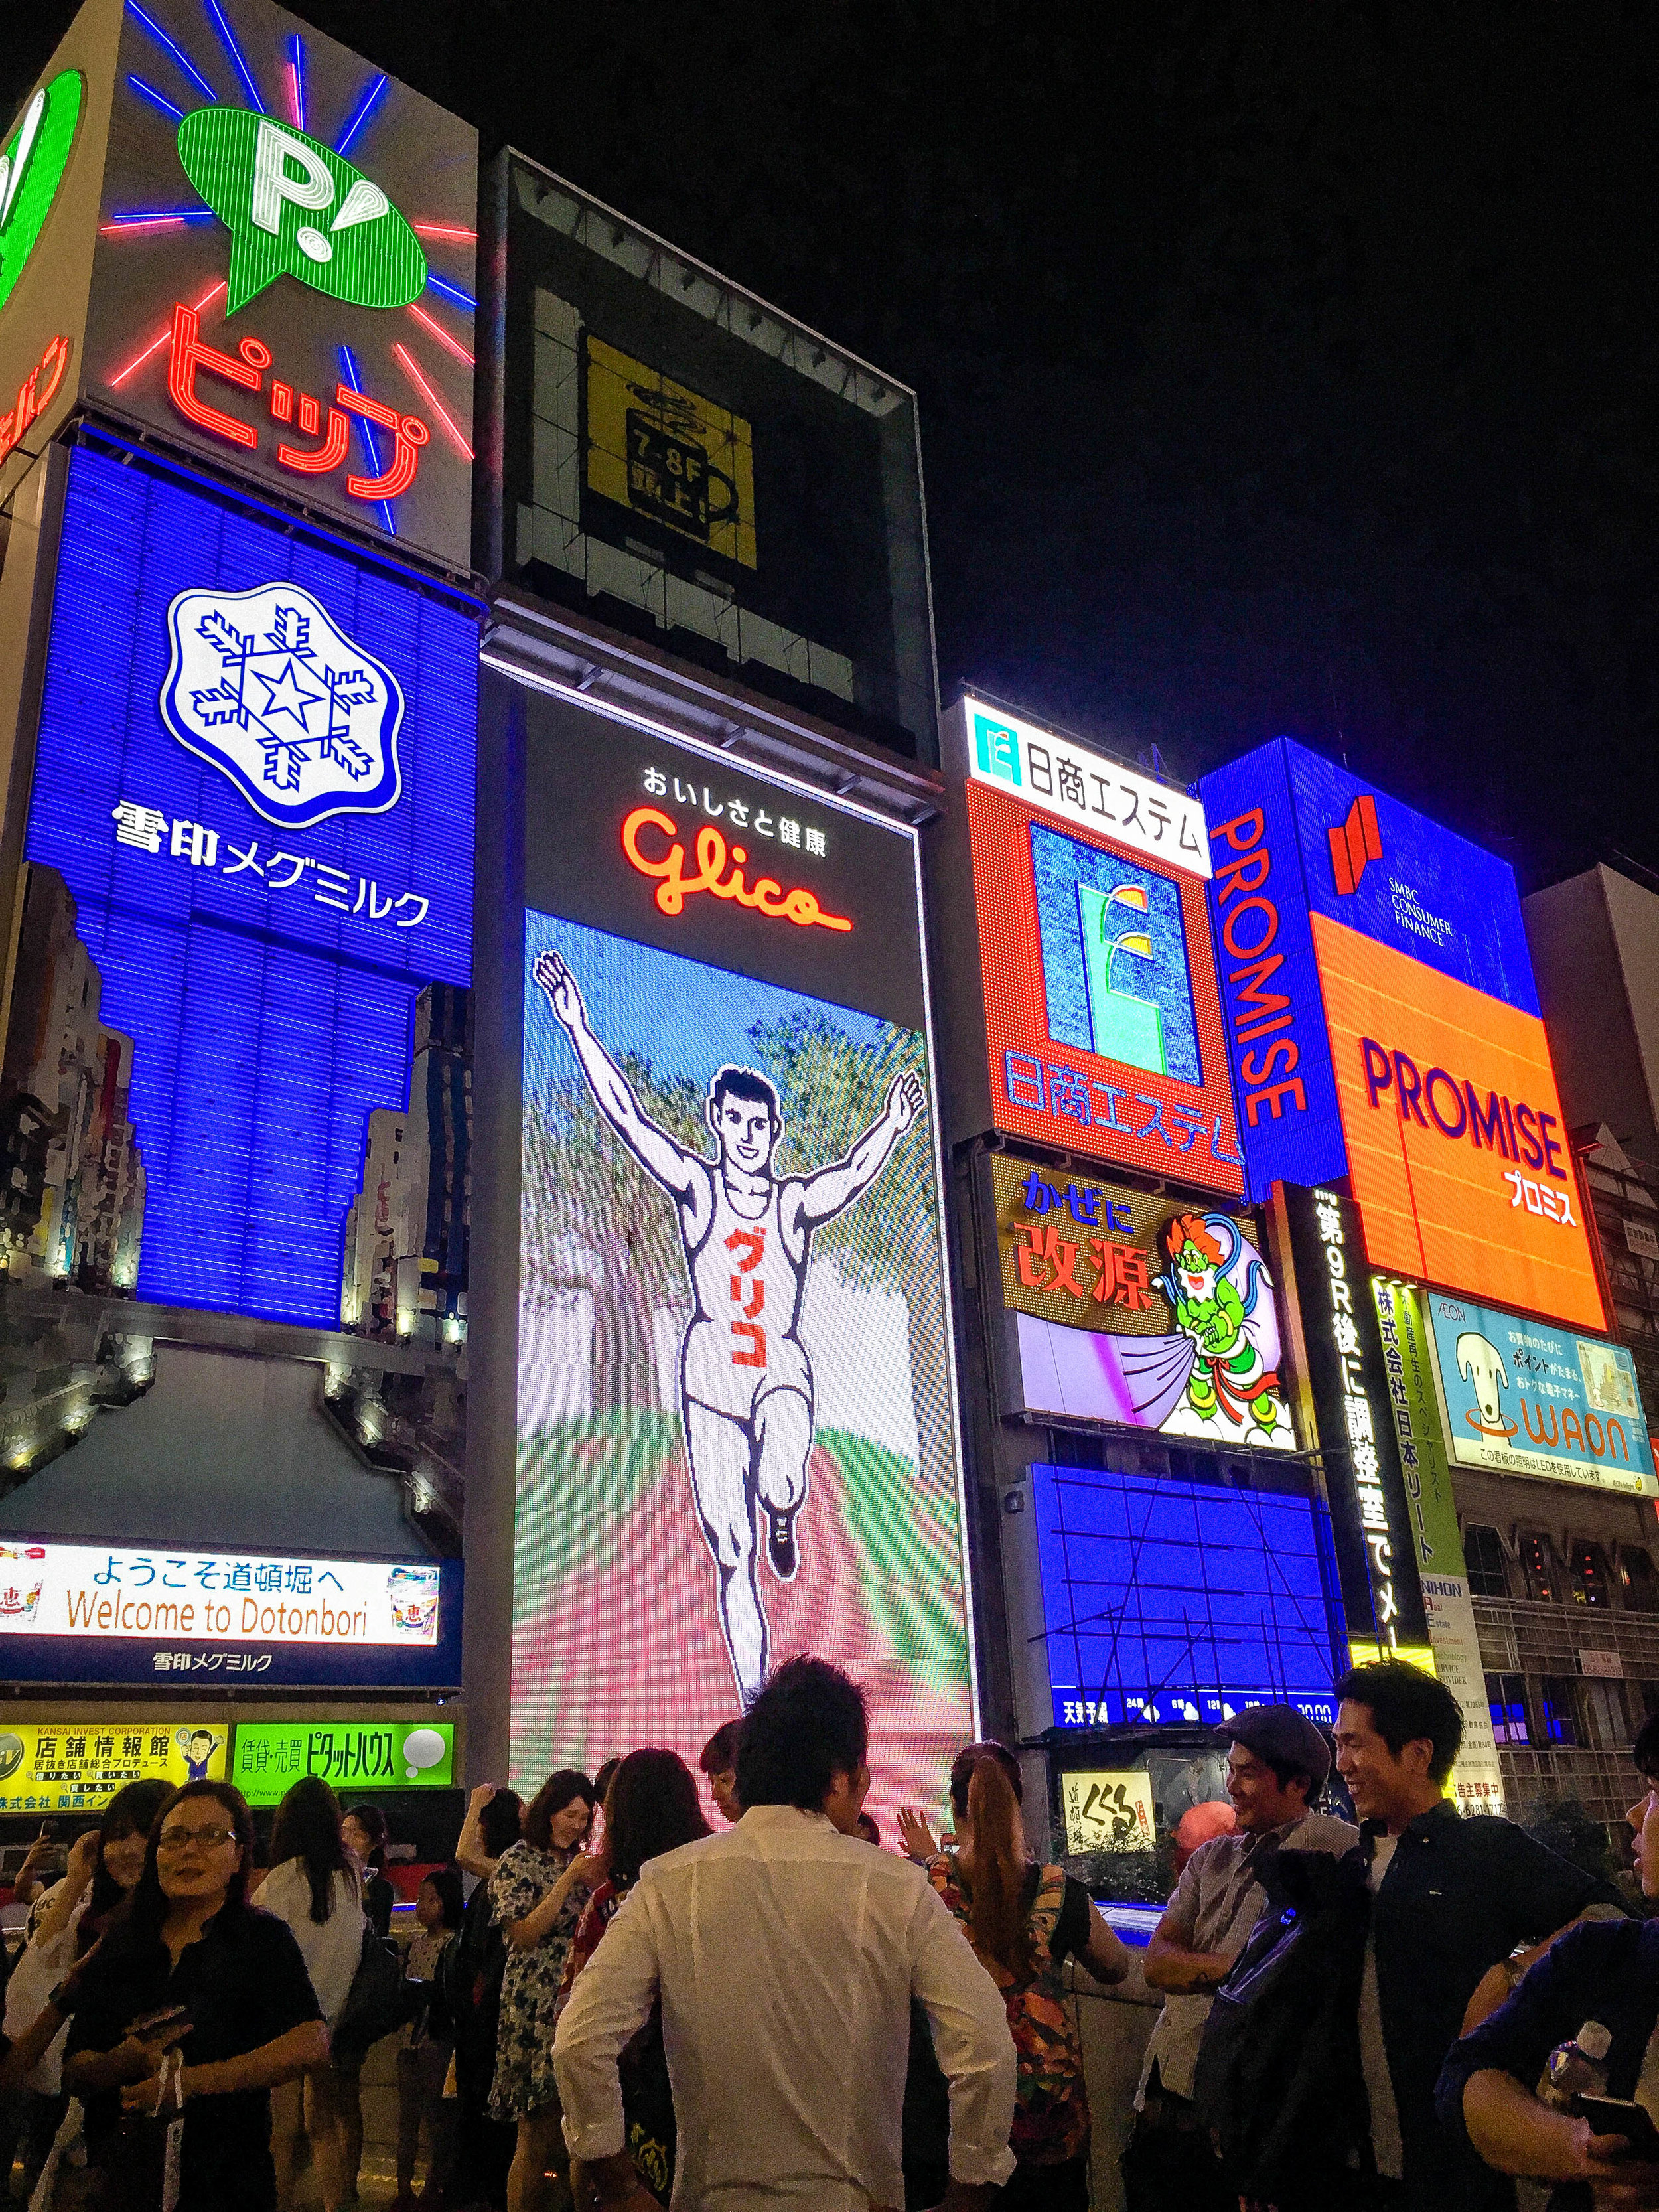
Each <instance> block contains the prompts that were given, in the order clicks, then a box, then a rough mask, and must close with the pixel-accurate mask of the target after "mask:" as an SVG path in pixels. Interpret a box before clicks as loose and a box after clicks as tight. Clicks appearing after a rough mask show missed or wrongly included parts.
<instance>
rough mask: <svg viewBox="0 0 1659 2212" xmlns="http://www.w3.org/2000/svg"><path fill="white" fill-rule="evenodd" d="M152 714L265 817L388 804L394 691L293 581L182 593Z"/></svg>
mask: <svg viewBox="0 0 1659 2212" xmlns="http://www.w3.org/2000/svg"><path fill="white" fill-rule="evenodd" d="M167 624H168V628H169V630H170V632H171V634H172V644H173V654H172V659H171V661H170V663H169V665H168V668H167V682H166V683H165V684H163V686H162V687H161V719H162V720H163V721H164V722H165V723H166V724H167V727H168V729H169V730H171V731H172V732H173V736H174V737H175V738H178V740H179V744H181V745H184V746H185V747H187V748H188V750H190V751H191V752H193V753H195V754H196V755H197V757H199V758H200V759H202V760H205V761H210V762H211V763H213V765H214V766H215V767H216V769H220V770H222V773H223V774H224V775H228V777H229V778H230V780H231V781H232V782H233V783H234V785H235V786H236V787H237V789H238V790H239V791H240V793H241V794H242V796H243V798H244V799H246V800H247V802H248V804H249V805H250V806H252V808H253V809H254V811H255V812H256V813H258V814H262V815H263V816H264V818H265V820H266V821H267V822H276V823H281V824H282V825H283V827H285V828H289V829H303V828H304V827H306V825H307V824H308V823H313V822H322V821H325V820H326V819H327V818H328V817H329V816H330V815H331V814H380V813H383V812H384V811H386V808H387V807H389V806H395V805H397V803H398V795H399V793H400V792H401V790H402V787H403V785H402V777H401V773H400V770H399V768H398V727H399V725H400V724H401V722H402V720H403V714H404V696H403V693H402V691H401V690H399V689H398V681H397V678H395V677H394V676H393V675H392V671H391V670H390V669H389V668H386V667H385V666H384V665H382V664H381V663H380V661H378V660H376V659H374V656H373V654H371V653H365V652H364V650H363V649H362V647H361V646H359V645H357V644H356V643H354V641H352V640H351V639H350V638H349V637H348V636H347V635H345V633H344V631H343V630H342V629H340V628H339V626H338V625H337V623H335V621H334V620H333V618H332V617H331V615H330V614H329V612H328V611H327V609H326V608H325V607H324V606H322V605H320V604H319V602H318V601H317V600H316V599H313V597H312V595H311V593H310V592H307V591H303V590H301V587H300V586H298V585H297V584H265V585H262V586H260V587H259V588H258V590H255V591H251V592H180V593H179V597H178V598H177V599H174V601H173V605H171V607H169V608H168V610H167Z"/></svg>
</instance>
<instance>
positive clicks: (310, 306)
mask: <svg viewBox="0 0 1659 2212" xmlns="http://www.w3.org/2000/svg"><path fill="white" fill-rule="evenodd" d="M110 63H111V65H112V75H113V77H114V80H115V82H114V115H113V118H112V128H111V130H110V133H109V138H108V143H107V148H106V149H100V155H101V159H102V161H103V193H102V203H101V209H100V220H99V225H98V237H97V251H96V258H95V261H94V271H93V281H92V291H91V306H90V309H89V315H88V332H87V345H86V362H85V368H84V372H83V374H84V380H85V390H86V392H87V395H88V397H89V398H95V399H96V400H97V401H98V403H99V404H100V407H102V408H103V409H106V410H113V411H114V412H115V413H117V414H118V415H121V416H127V417H131V418H135V419H137V420H139V421H142V422H143V423H144V424H145V425H146V426H147V427H148V428H152V429H155V430H158V431H160V432H161V434H162V435H163V436H164V437H166V438H167V439H169V440H171V441H175V442H176V441H183V442H184V443H185V444H186V445H188V446H192V447H196V448H197V449H198V450H199V451H201V452H203V453H205V454H207V455H208V456H210V458H211V459H212V460H213V461H214V462H215V463H216V465H220V466H223V465H226V464H229V465H232V466H234V468H235V470H236V471H237V472H238V473H239V474H242V475H250V474H251V475H252V476H255V477H262V478H264V481H265V482H266V483H267V484H268V485H269V487H270V489H271V490H273V491H274V492H275V493H276V495H278V496H279V497H281V498H284V499H286V500H289V501H295V500H300V501H304V503H305V504H306V505H307V507H310V508H312V509H313V510H316V511H320V512H323V513H329V514H331V515H333V516H335V517H337V518H338V519H340V520H346V521H349V523H350V524H351V525H352V526H353V527H354V528H355V529H356V530H358V531H360V532H362V531H368V532H374V533H375V534H376V535H379V536H381V537H385V538H392V539H395V540H396V541H397V543H398V545H399V547H400V548H403V549H405V550H409V551H410V552H412V553H414V554H415V555H416V556H428V557H431V558H435V559H436V560H438V561H440V562H444V563H445V564H447V566H448V567H449V568H452V569H454V570H466V569H469V568H471V465H472V389H473V350H474V349H473V319H474V314H475V310H476V301H475V291H476V281H477V280H476V276H475V270H476V264H477V230H476V226H477V136H476V134H475V133H474V132H473V131H471V129H470V128H469V126H467V125H465V124H463V123H461V122H459V120H458V119H457V118H455V117H453V116H452V115H449V114H447V113H446V112H444V110H443V109H441V108H440V107H437V106H435V105H434V104H433V103H432V102H431V101H429V100H424V99H422V97H421V96H420V95H419V94H416V93H415V92H412V91H411V90H410V88H408V87H407V86H406V85H402V84H399V83H398V82H396V81H395V80H394V79H392V78H389V77H387V76H383V75H381V74H380V73H379V72H377V71H375V70H373V69H371V68H369V67H368V65H367V64H365V63H363V62H362V61H360V60H359V59H358V58H357V57H356V56H355V55H354V54H352V53H350V52H349V51H348V50H347V49H346V48H345V47H343V46H338V45H337V44H336V43H335V41H334V40H331V39H327V38H325V37H324V36H323V35H322V34H321V33H318V32H315V31H311V30H307V29H304V28H302V27H299V26H297V25H296V24H295V19H294V18H293V17H292V16H290V15H288V14H287V13H286V12H285V11H283V9H280V8H277V7H276V6H274V5H272V4H270V0H222V4H221V0H214V4H213V6H212V7H211V8H210V9H208V10H207V11H206V12H205V13H204V12H202V11H198V10H197V9H194V8H191V7H190V6H188V5H186V4H185V0H151V4H149V5H147V6H146V7H144V8H142V9H140V8H128V9H125V10H124V11H123V13H122V17H121V31H120V45H119V52H118V55H117V54H113V53H112V55H111V57H110Z"/></svg>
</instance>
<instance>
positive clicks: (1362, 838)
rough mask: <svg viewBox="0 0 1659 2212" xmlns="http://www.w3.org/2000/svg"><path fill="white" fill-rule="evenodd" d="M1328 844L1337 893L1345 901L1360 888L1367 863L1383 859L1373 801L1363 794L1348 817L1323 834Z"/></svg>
mask: <svg viewBox="0 0 1659 2212" xmlns="http://www.w3.org/2000/svg"><path fill="white" fill-rule="evenodd" d="M1325 834H1326V836H1328V838H1329V839H1330V842H1331V870H1332V872H1333V873H1334V876H1335V878H1336V888H1337V890H1338V892H1339V894H1340V896H1342V897H1344V898H1346V897H1348V896H1351V895H1352V893H1353V892H1354V891H1357V890H1358V889H1359V879H1360V878H1361V877H1362V876H1363V875H1364V872H1365V866H1366V863H1367V861H1370V860H1381V859H1382V857H1383V832H1382V831H1381V829H1378V827H1377V824H1376V800H1375V799H1373V798H1372V797H1371V795H1370V792H1369V791H1367V792H1362V793H1361V794H1360V796H1359V797H1358V799H1355V801H1354V803H1353V805H1352V806H1351V807H1350V808H1349V809H1348V818H1347V820H1346V822H1344V823H1340V824H1334V825H1333V826H1332V827H1331V828H1330V829H1328V830H1327V831H1326V833H1325Z"/></svg>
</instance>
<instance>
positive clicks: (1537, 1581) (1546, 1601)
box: [1521, 1528, 1561, 1605]
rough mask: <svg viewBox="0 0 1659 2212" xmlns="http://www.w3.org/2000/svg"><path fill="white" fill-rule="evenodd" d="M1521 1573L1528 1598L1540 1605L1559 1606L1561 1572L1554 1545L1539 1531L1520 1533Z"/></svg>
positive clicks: (1530, 1530)
mask: <svg viewBox="0 0 1659 2212" xmlns="http://www.w3.org/2000/svg"><path fill="white" fill-rule="evenodd" d="M1521 1572H1522V1575H1523V1576H1524V1577H1526V1583H1527V1595H1528V1597H1530V1598H1535V1599H1536V1600H1537V1601H1538V1602H1539V1603H1540V1604H1541V1605H1559V1603H1560V1602H1561V1570H1560V1567H1559V1565H1558V1563H1557V1560H1556V1557H1555V1547H1554V1545H1553V1544H1552V1543H1551V1541H1550V1540H1549V1538H1548V1537H1547V1536H1546V1535H1545V1534H1543V1532H1542V1531H1541V1529H1537V1528H1527V1529H1523V1530H1522V1534H1521Z"/></svg>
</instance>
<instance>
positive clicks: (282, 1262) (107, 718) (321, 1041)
mask: <svg viewBox="0 0 1659 2212" xmlns="http://www.w3.org/2000/svg"><path fill="white" fill-rule="evenodd" d="M476 715H477V627H476V616H475V614H474V612H473V611H472V610H471V608H469V607H468V606H467V605H465V603H463V602H460V601H457V600H453V599H449V598H447V597H446V596H441V595H440V594H438V593H436V592H432V591H429V590H422V589H419V588H416V586H414V585H412V584H411V583H410V582H408V581H406V580H404V579H402V578H400V577H398V576H397V575H395V574H390V573H388V572H386V571H383V570H382V569H380V568H377V567H375V566H374V565H373V564H371V563H368V562H363V561H360V560H358V559H356V557H354V556H351V555H349V554H348V553H347V552H345V551H344V550H342V549H340V548H339V547H337V546H336V545H333V544H328V543H326V542H325V541H322V540H320V539H318V538H313V537H312V536H310V535H309V534H307V532H303V531H301V530H297V529H295V528H293V527H292V526H280V525H279V524H277V523H276V521H275V520H272V519H270V518H269V517H266V516H264V515H263V514H261V513H257V512H250V511H248V509H247V508H246V507H244V506H240V505H237V504H234V503H232V502H231V501H228V500H224V499H221V498H219V497H217V496H216V495H211V494H210V493H209V492H207V491H206V490H205V489H197V488H196V487H194V486H192V485H191V484H190V483H186V482H185V481H184V480H182V479H180V478H179V477H174V476H173V475H172V474H171V473H169V472H167V471H163V470H161V468H159V467H157V466H155V465H150V464H148V463H146V462H144V461H142V460H138V459H134V458H133V457H132V456H131V455H122V456H119V457H118V456H116V455H115V454H113V453H108V452H105V451H102V450H100V449H96V448H94V447H82V448H80V449H78V450H77V451H76V453H75V454H74V455H73V457H72V459H71V462H70V477H69V485H68V490H67V503H66V507H65V511H64V529H63V542H62V550H61V555H60V559H59V568H58V581H57V592H56V599H55V604H54V608H53V616H52V634H51V640H50V644H49V647H48V651H47V656H46V681H45V690H44V697H43V702H42V706H41V710H40V738H39V744H38V750H37V756H36V762H35V772H34V783H33V794H32V798H31V801H30V806H29V814H28V822H27V834H26V841H25V848H24V850H25V857H26V859H27V862H28V881H27V892H26V897H25V904H24V912H23V917H22V922H21V932H22V934H21V942H20V957H19V960H18V963H17V970H16V982H15V988H14V994H13V1003H12V1010H11V1021H10V1027H9V1033H8V1037H7V1042H6V1082H5V1096H6V1099H7V1101H8V1102H9V1103H7V1104H6V1106H5V1108H4V1109H3V1110H4V1111H5V1113H6V1114H7V1115H9V1116H10V1117H11V1118H10V1120H9V1121H8V1123H7V1125H6V1131H5V1133H6V1134H7V1135H8V1136H9V1137H10V1138H11V1139H12V1140H13V1158H14V1160H15V1161H18V1162H21V1164H20V1165H18V1166H17V1169H16V1173H15V1176H14V1178H13V1193H12V1196H11V1200H10V1203H9V1208H8V1218H7V1224H6V1226H7V1229H8V1231H9V1244H10V1248H11V1254H12V1256H11V1260H10V1267H11V1272H12V1273H13V1275H14V1277H15V1276H16V1275H18V1274H19V1273H27V1274H31V1275H33V1276H36V1277H39V1278H40V1279H41V1280H42V1281H54V1280H55V1281H58V1282H63V1283H71V1282H72V1283H74V1284H75V1285H77V1286H78V1287H80V1288H82V1289H86V1290H94V1291H102V1292H105V1293H109V1292H112V1291H113V1292H116V1293H119V1294H125V1295H127V1296H132V1295H135V1294H136V1295H137V1297H139V1298H141V1299H144V1300H148V1301H150V1302H152V1303H155V1304H162V1305H178V1306H198V1307H208V1308H213V1309H216V1310H221V1311H227V1312H235V1313H244V1314H250V1315H256V1316H263V1317H264V1318H267V1319H270V1320H273V1321H282V1322H305V1323H309V1324H312V1325H313V1326H321V1327H325V1328H332V1327H335V1326H337V1325H338V1323H339V1321H340V1319H341V1315H342V1304H343V1267H344V1266H345V1265H346V1264H347V1261H349V1256H350V1255H349V1254H346V1255H345V1256H344V1257H343V1248H344V1243H345V1237H346V1229H347V1224H348V1218H349V1215H350V1213H351V1212H352V1210H353V1208H354V1206H356V1202H357V1200H358V1198H359V1195H360V1190H361V1186H362V1179H363V1159H364V1145H365V1131H366V1128H367V1127H368V1122H369V1117H370V1115H372V1114H373V1113H374V1111H375V1109H394V1116H395V1114H396V1113H397V1112H398V1111H399V1110H401V1109H404V1107H405V1106H406V1104H407V1103H408V1101H409V1098H410V1051H411V1043H412V1042H419V1040H418V1039H414V1038H412V1036H411V1023H412V1019H413V1017H414V1015H415V1013H416V1002H417V1000H418V1001H421V1003H422V1005H423V1006H426V1007H428V1009H429V1008H430V1006H431V1004H432V994H433V993H434V992H437V993H438V994H439V996H440V998H441V996H442V994H443V992H444V991H446V990H459V992H460V993H461V994H462V995H463V996H464V995H465V987H466V986H467V984H468V983H469V982H470V981H471V933H472V897H471V852H472V804H473V777H474V755H475V738H476ZM429 1026H430V1024H429V1022H428V1027H429ZM387 1169H388V1172H389V1170H390V1162H389V1161H388V1163H387ZM19 1176H21V1177H22V1179H23V1180H22V1182H21V1184H20V1183H19V1182H18V1177H19ZM370 1197H371V1202H372V1200H373V1193H371V1194H370ZM422 1226H424V1224H422ZM418 1241H419V1240H418V1239H417V1240H416V1242H417V1243H418Z"/></svg>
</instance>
